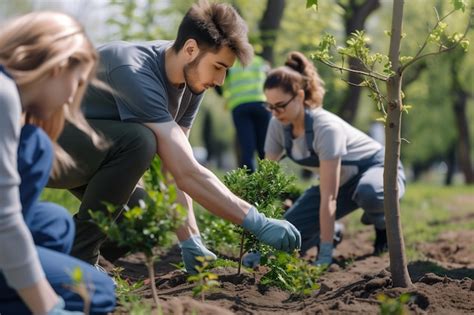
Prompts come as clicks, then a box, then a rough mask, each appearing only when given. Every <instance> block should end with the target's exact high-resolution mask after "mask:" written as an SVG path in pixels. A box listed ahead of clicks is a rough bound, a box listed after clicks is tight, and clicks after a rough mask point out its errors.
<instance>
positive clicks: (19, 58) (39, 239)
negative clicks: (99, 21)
mask: <svg viewBox="0 0 474 315" xmlns="http://www.w3.org/2000/svg"><path fill="white" fill-rule="evenodd" d="M96 63H97V54H96V52H95V50H94V48H93V46H92V44H91V42H90V41H89V39H88V38H87V37H86V35H85V33H84V30H83V29H82V27H81V26H80V24H79V23H78V22H77V21H75V20H74V19H73V18H71V17H69V16H67V15H65V14H62V13H55V12H36V13H30V14H27V15H24V16H22V17H19V18H16V19H14V20H12V21H11V22H9V23H7V24H6V25H3V26H2V27H1V28H0V108H1V114H0V253H1V254H0V314H2V315H7V314H30V313H33V314H78V313H79V312H70V311H67V310H82V309H83V302H82V300H81V299H80V297H79V296H78V295H76V294H74V293H73V292H71V291H69V290H67V289H66V288H67V287H68V285H71V281H72V280H71V276H70V272H71V271H72V270H73V269H74V268H75V267H80V268H81V269H82V271H83V274H84V279H85V281H86V282H88V284H89V285H90V286H91V298H92V302H91V313H93V314H100V313H107V312H110V311H112V310H113V308H114V305H115V296H114V292H113V290H114V289H113V283H112V281H111V279H110V278H108V277H107V276H106V275H105V274H103V273H101V272H98V271H97V270H95V269H94V268H92V267H91V266H90V265H88V264H85V263H83V262H81V261H79V260H77V259H75V258H72V257H71V256H69V255H68V253H69V251H70V250H71V247H72V242H73V238H74V224H73V221H72V219H71V217H70V215H69V214H68V213H67V211H66V210H65V209H64V208H61V207H59V206H58V205H55V204H52V203H46V202H39V201H38V196H39V194H40V193H41V191H42V189H43V187H44V186H45V185H46V182H47V181H48V178H49V176H50V173H51V169H53V175H54V174H56V175H57V174H58V173H60V172H61V170H63V169H65V168H67V167H68V166H71V165H73V164H74V162H73V161H72V160H71V159H70V157H69V156H68V155H67V154H66V153H65V152H64V151H63V150H62V149H61V148H60V147H59V146H58V145H56V144H53V143H55V141H56V139H57V138H58V136H59V134H60V133H61V131H62V129H63V126H64V123H65V120H68V121H69V122H70V123H72V124H74V125H76V126H77V127H78V128H79V129H80V130H82V131H83V132H84V133H85V134H87V135H89V136H90V138H91V141H92V142H93V143H95V144H96V145H99V138H98V137H97V135H96V134H95V133H94V132H93V131H92V129H91V128H90V127H89V126H88V124H87V123H86V121H85V119H84V118H83V116H82V114H81V111H80V108H79V104H80V101H81V99H82V96H83V94H84V89H85V87H86V85H87V83H88V81H89V80H90V79H91V77H92V75H93V73H94V68H95V65H96ZM53 156H54V157H55V162H54V166H53V165H52V164H53ZM66 309H67V310H66Z"/></svg>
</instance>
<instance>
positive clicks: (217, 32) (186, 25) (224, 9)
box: [173, 0, 253, 65]
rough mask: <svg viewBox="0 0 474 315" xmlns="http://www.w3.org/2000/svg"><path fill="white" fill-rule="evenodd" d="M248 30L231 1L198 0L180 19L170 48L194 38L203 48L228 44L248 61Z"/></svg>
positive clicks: (205, 49) (220, 46)
mask: <svg viewBox="0 0 474 315" xmlns="http://www.w3.org/2000/svg"><path fill="white" fill-rule="evenodd" d="M247 33H248V27H247V24H246V23H245V21H244V20H243V19H242V18H241V17H240V15H239V14H238V13H237V11H236V10H235V9H234V8H233V7H232V6H231V5H229V4H225V3H209V2H208V1H207V0H201V1H199V3H197V4H194V5H193V6H192V7H191V8H190V9H189V10H188V12H187V13H186V15H185V16H184V18H183V20H182V21H181V24H180V25H179V28H178V35H177V37H176V40H175V42H174V44H173V49H174V51H175V52H179V51H180V50H181V48H183V46H184V44H185V43H186V41H187V40H188V39H194V40H196V42H197V44H198V46H199V49H201V50H203V51H209V50H210V51H213V52H217V51H218V50H219V49H221V48H222V47H223V46H228V47H229V48H230V49H231V50H232V51H233V52H234V54H235V55H236V57H237V59H238V60H239V61H240V62H241V63H242V64H243V65H247V64H248V63H249V62H250V60H251V59H252V57H253V48H252V46H251V45H250V44H249V42H248V36H247Z"/></svg>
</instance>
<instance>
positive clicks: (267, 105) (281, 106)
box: [265, 94, 296, 114]
mask: <svg viewBox="0 0 474 315" xmlns="http://www.w3.org/2000/svg"><path fill="white" fill-rule="evenodd" d="M295 97H296V94H295V95H293V97H292V98H290V99H289V100H288V101H287V102H285V103H283V104H279V105H273V104H270V103H265V108H266V109H267V110H268V111H269V112H273V111H275V112H277V113H278V114H281V113H283V112H284V111H285V108H286V106H288V104H290V103H291V101H292V100H294V99H295Z"/></svg>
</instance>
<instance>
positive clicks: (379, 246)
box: [372, 229, 388, 256]
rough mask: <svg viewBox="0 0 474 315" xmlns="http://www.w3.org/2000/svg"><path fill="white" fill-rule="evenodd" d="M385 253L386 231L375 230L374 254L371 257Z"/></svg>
mask: <svg viewBox="0 0 474 315" xmlns="http://www.w3.org/2000/svg"><path fill="white" fill-rule="evenodd" d="M387 251H388V243H387V230H386V229H383V230H380V229H375V241H374V252H373V253H372V255H374V256H379V255H381V254H383V253H385V252H387Z"/></svg>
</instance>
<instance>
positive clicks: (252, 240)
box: [224, 160, 295, 274]
mask: <svg viewBox="0 0 474 315" xmlns="http://www.w3.org/2000/svg"><path fill="white" fill-rule="evenodd" d="M294 180H295V177H294V176H288V175H286V174H285V173H284V172H283V170H282V169H281V166H280V165H279V164H278V163H277V162H275V161H270V160H260V161H259V162H258V168H257V170H256V171H255V172H254V173H250V172H249V170H248V169H247V168H246V167H244V168H239V169H236V170H234V171H231V172H229V173H227V174H226V175H225V176H224V183H225V184H226V186H227V187H228V188H229V189H230V190H231V191H232V192H233V193H234V194H236V195H237V196H239V197H241V198H242V199H244V200H246V201H247V202H249V203H250V204H252V205H253V206H255V207H256V208H257V209H258V210H259V211H260V212H261V213H263V214H265V215H266V216H267V217H269V218H277V219H278V218H281V217H282V214H283V211H282V208H281V204H282V203H281V197H282V196H283V195H285V193H287V192H288V191H290V190H291V187H292V185H293V183H294ZM277 201H279V202H278V203H277ZM238 231H239V232H240V234H241V241H240V254H239V267H238V270H237V274H240V270H241V267H242V258H243V256H244V255H245V253H246V252H248V251H250V250H256V251H260V252H261V253H262V254H266V253H268V252H269V251H270V248H269V246H266V245H262V244H260V243H259V241H258V240H257V238H256V237H255V236H254V235H252V234H250V233H248V232H246V231H244V230H243V229H242V228H240V227H239V228H238Z"/></svg>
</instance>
